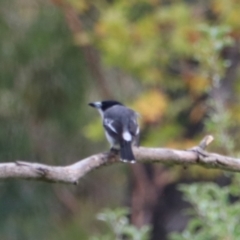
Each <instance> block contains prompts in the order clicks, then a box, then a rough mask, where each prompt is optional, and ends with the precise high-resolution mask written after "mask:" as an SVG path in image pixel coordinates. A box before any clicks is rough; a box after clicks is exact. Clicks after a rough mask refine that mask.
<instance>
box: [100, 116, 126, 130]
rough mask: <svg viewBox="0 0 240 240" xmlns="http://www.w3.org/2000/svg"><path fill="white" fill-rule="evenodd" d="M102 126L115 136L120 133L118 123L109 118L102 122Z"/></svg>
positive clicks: (120, 128)
mask: <svg viewBox="0 0 240 240" xmlns="http://www.w3.org/2000/svg"><path fill="white" fill-rule="evenodd" d="M103 125H104V127H105V129H107V130H108V131H110V132H113V133H116V134H119V133H121V131H122V127H121V124H120V123H119V121H116V120H113V119H111V118H105V119H104V121H103Z"/></svg>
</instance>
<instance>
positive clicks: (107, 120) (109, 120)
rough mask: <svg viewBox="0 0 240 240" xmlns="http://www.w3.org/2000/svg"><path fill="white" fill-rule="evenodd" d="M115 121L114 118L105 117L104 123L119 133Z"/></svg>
mask: <svg viewBox="0 0 240 240" xmlns="http://www.w3.org/2000/svg"><path fill="white" fill-rule="evenodd" d="M113 122H114V120H112V119H109V118H105V119H104V125H106V126H108V127H109V128H110V129H111V130H112V131H113V132H115V133H117V130H116V129H115V128H114V127H113V125H112V123H113Z"/></svg>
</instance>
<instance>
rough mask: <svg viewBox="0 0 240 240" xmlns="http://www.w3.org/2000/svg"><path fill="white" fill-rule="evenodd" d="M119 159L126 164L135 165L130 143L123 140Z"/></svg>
mask: <svg viewBox="0 0 240 240" xmlns="http://www.w3.org/2000/svg"><path fill="white" fill-rule="evenodd" d="M120 157H121V161H123V162H128V163H135V162H136V161H135V157H134V155H133V151H132V144H131V141H125V140H123V141H122V143H121V147H120Z"/></svg>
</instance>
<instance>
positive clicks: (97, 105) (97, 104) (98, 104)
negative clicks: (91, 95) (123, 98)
mask: <svg viewBox="0 0 240 240" xmlns="http://www.w3.org/2000/svg"><path fill="white" fill-rule="evenodd" d="M89 105H90V106H91V107H94V108H98V109H101V110H103V111H105V110H107V109H108V108H110V107H113V106H115V105H123V104H122V103H120V102H118V101H115V100H105V101H102V102H92V103H89Z"/></svg>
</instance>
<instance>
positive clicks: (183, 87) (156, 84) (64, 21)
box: [0, 0, 240, 240]
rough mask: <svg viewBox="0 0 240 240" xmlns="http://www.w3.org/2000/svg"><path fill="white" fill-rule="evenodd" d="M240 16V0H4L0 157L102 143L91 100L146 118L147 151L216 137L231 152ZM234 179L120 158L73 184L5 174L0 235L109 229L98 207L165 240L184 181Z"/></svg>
mask: <svg viewBox="0 0 240 240" xmlns="http://www.w3.org/2000/svg"><path fill="white" fill-rule="evenodd" d="M239 13H240V2H239V1H237V0H228V1H226V0H206V1H202V0H169V1H166V0H130V1H124V0H52V1H51V0H34V1H33V0H1V1H0V161H1V162H11V161H15V160H25V161H34V162H40V163H46V164H52V165H67V164H71V163H73V162H76V161H78V160H79V159H82V158H84V157H87V156H89V155H92V154H95V153H98V152H103V151H106V150H108V148H109V145H108V143H107V141H106V140H105V137H104V134H103V131H102V127H101V122H100V118H99V116H98V113H97V112H96V111H94V110H93V109H91V108H89V107H88V105H87V103H88V102H90V101H97V100H102V99H116V100H119V101H121V102H123V103H125V104H126V105H127V106H130V107H132V108H134V109H135V110H136V111H138V112H139V113H140V114H141V119H140V121H141V129H142V134H141V145H142V146H151V147H169V148H176V149H187V148H190V147H193V146H194V145H197V144H198V142H199V141H200V140H201V139H202V138H203V137H204V136H205V135H206V134H212V135H214V137H215V141H214V143H213V144H212V145H211V146H210V149H209V150H210V151H215V152H218V153H220V154H226V155H232V156H237V155H238V154H239V153H238V151H237V150H238V149H239V147H240V146H239V145H240V144H239V140H240V137H239V136H240V134H239V133H240V126H239V122H240V111H239V93H240V81H239V80H240V70H239V61H240V52H239V51H240V48H239V41H240V15H239ZM233 178H234V174H230V173H228V174H226V173H223V172H222V171H217V170H209V169H205V168H200V167H191V168H187V169H185V168H183V167H182V166H163V165H160V164H134V165H128V164H115V165H113V166H109V167H105V168H101V169H99V170H97V171H94V172H92V173H90V174H88V175H87V176H85V177H84V178H83V179H81V181H80V183H79V185H78V186H68V185H62V184H48V183H41V182H32V181H24V180H5V181H1V182H0V239H1V240H21V239H23V240H32V239H34V240H40V239H49V240H64V239H71V240H74V239H91V237H92V236H95V235H98V234H101V233H103V232H104V231H106V227H105V226H104V225H103V224H102V223H99V222H98V221H97V220H96V214H97V213H98V212H100V211H102V209H104V208H110V209H114V208H119V207H128V208H129V209H130V214H129V221H130V223H131V224H132V225H134V226H135V227H136V228H141V227H142V226H145V225H149V226H151V231H150V233H149V235H148V237H147V238H146V239H151V240H165V239H170V237H169V236H170V235H169V234H170V233H172V232H180V233H181V232H182V231H183V230H184V229H185V228H186V226H187V224H188V221H189V216H188V215H186V214H185V213H184V211H183V210H184V209H186V208H189V207H190V203H189V202H188V201H186V200H185V198H183V194H182V192H181V191H180V190H179V188H178V186H179V184H180V183H185V184H189V185H191V184H193V183H194V182H211V183H214V182H215V183H217V185H218V186H220V188H219V189H221V187H223V186H226V185H228V184H229V183H231V182H232V179H233ZM206 184H207V183H206ZM219 191H220V190H219ZM194 194H195V196H196V197H197V196H198V195H197V194H196V192H194ZM234 199H235V200H234V201H236V200H237V199H238V197H235V198H234ZM199 201H200V200H199ZM192 204H193V203H192ZM237 223H239V219H238V221H237ZM238 225H239V224H238ZM228 236H229V235H228ZM92 239H93V238H92ZM94 239H100V237H99V238H97V237H96V238H94ZM101 239H105V240H106V239H107V238H104V237H103V238H101ZM109 239H115V238H111V237H110V238H109ZM116 239H117V238H116ZM136 239H137V238H136ZM176 239H177V238H176ZM178 239H180V238H178ZM182 239H188V238H182ZM189 239H193V238H189ZM203 239H220V238H203ZM222 239H237V238H222ZM238 239H239V238H238Z"/></svg>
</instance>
